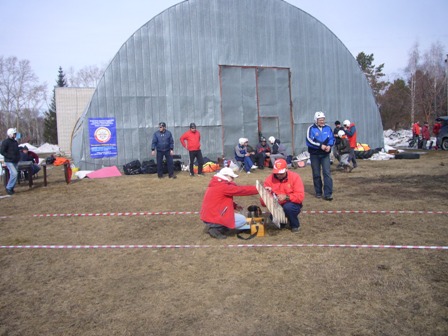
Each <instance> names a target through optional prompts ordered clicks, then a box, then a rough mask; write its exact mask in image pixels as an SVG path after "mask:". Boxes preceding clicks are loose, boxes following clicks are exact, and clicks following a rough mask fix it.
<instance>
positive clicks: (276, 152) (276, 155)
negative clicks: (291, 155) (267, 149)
mask: <svg viewBox="0 0 448 336" xmlns="http://www.w3.org/2000/svg"><path fill="white" fill-rule="evenodd" d="M268 140H269V142H270V143H271V146H272V147H271V155H270V156H269V157H270V158H271V165H272V166H274V163H275V160H277V159H285V160H286V147H285V145H284V144H282V143H281V141H280V139H277V138H275V137H273V136H270V137H269V139H268Z"/></svg>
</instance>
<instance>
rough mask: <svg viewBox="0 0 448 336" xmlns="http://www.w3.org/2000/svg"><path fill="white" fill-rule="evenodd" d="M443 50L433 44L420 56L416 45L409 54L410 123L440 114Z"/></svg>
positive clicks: (443, 102) (442, 84) (441, 108)
mask: <svg viewBox="0 0 448 336" xmlns="http://www.w3.org/2000/svg"><path fill="white" fill-rule="evenodd" d="M443 55H444V48H443V46H442V45H441V43H440V42H436V43H433V44H432V45H431V47H430V49H429V50H428V51H426V52H425V53H424V54H423V57H421V55H420V51H419V48H418V43H416V44H415V45H414V47H413V48H412V49H411V52H410V53H409V62H408V67H407V68H406V72H407V74H408V81H409V88H410V95H411V123H414V122H415V120H422V121H428V122H430V121H431V120H434V119H435V118H436V117H438V116H439V115H441V114H442V111H443V110H444V104H445V99H444V97H443V95H444V92H443V90H444V82H445V80H446V79H445V77H446V74H445V73H444V63H443Z"/></svg>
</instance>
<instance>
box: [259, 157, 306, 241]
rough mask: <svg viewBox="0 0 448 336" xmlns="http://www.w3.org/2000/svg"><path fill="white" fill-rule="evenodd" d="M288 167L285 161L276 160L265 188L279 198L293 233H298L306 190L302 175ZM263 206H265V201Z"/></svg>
mask: <svg viewBox="0 0 448 336" xmlns="http://www.w3.org/2000/svg"><path fill="white" fill-rule="evenodd" d="M287 167H288V165H287V163H286V161H285V160H284V159H278V160H275V162H274V168H273V169H272V174H271V175H269V176H268V177H267V178H266V180H265V181H264V187H265V188H266V189H267V190H270V191H271V192H272V193H273V194H275V195H276V196H277V199H278V203H279V204H280V205H281V206H282V207H283V211H284V212H285V215H286V218H288V221H289V225H290V227H291V232H293V233H297V232H299V230H300V222H299V213H300V210H301V209H302V202H303V200H304V199H305V188H304V186H303V182H302V179H301V178H300V175H299V174H297V173H294V172H292V171H288V170H287ZM262 205H263V206H265V205H264V204H263V201H262Z"/></svg>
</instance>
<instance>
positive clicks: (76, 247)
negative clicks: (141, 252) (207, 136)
mask: <svg viewBox="0 0 448 336" xmlns="http://www.w3.org/2000/svg"><path fill="white" fill-rule="evenodd" d="M211 247H219V248H223V247H224V248H253V247H333V248H364V249H407V250H448V246H425V245H370V244H369V245H367V244H230V245H178V244H175V245H9V246H6V245H4V246H0V249H50V250H61V249H72V250H83V249H186V248H211Z"/></svg>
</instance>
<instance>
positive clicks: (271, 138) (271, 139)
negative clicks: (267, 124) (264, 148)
mask: <svg viewBox="0 0 448 336" xmlns="http://www.w3.org/2000/svg"><path fill="white" fill-rule="evenodd" d="M268 140H269V142H270V143H271V144H273V143H274V142H275V138H274V137H273V136H272V135H271V136H270V137H269V139H268Z"/></svg>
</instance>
